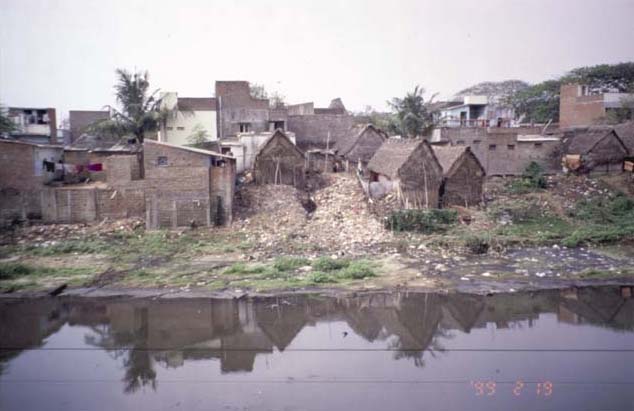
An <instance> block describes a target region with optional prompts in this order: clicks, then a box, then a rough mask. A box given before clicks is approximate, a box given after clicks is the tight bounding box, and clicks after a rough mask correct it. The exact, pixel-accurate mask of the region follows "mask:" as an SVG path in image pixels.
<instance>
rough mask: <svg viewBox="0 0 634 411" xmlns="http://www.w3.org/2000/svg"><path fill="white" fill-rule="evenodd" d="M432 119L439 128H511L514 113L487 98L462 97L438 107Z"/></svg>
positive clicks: (510, 109)
mask: <svg viewBox="0 0 634 411" xmlns="http://www.w3.org/2000/svg"><path fill="white" fill-rule="evenodd" d="M434 117H435V121H436V123H437V124H438V125H439V126H440V127H511V126H513V125H514V117H515V113H514V111H513V109H512V108H510V107H506V106H503V105H499V104H495V103H493V102H491V101H490V99H489V97H487V96H464V97H463V98H462V100H461V101H455V102H449V103H445V104H443V105H442V106H440V108H439V110H438V111H437V112H436V113H435V114H434Z"/></svg>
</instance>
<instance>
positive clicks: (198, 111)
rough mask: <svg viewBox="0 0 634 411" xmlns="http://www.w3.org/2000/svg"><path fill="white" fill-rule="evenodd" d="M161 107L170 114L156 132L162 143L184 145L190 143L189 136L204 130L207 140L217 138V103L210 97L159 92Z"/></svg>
mask: <svg viewBox="0 0 634 411" xmlns="http://www.w3.org/2000/svg"><path fill="white" fill-rule="evenodd" d="M161 108H162V109H165V110H169V111H171V115H170V116H169V117H168V118H167V120H166V121H165V124H163V125H162V126H161V129H160V131H159V133H158V139H159V141H161V142H163V143H169V144H175V145H178V146H184V145H189V144H192V142H191V141H190V136H191V135H192V134H193V133H194V132H196V131H198V130H201V131H202V130H204V132H205V133H206V136H207V141H215V140H217V139H218V130H217V122H218V118H217V104H216V99H215V98H212V97H179V96H178V94H177V93H175V92H169V93H163V94H161Z"/></svg>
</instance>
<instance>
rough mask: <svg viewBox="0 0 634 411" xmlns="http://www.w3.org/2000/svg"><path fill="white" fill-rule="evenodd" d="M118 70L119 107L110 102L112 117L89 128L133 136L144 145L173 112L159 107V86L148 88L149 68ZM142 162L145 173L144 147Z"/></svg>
mask: <svg viewBox="0 0 634 411" xmlns="http://www.w3.org/2000/svg"><path fill="white" fill-rule="evenodd" d="M115 73H116V76H117V82H116V84H115V85H114V89H115V96H116V99H117V103H118V104H119V106H120V108H119V109H117V108H115V107H112V106H108V108H109V109H110V112H111V116H110V118H109V119H107V120H101V121H98V122H97V123H95V124H93V125H92V126H91V127H90V129H91V131H93V132H97V133H106V134H111V135H115V136H118V137H120V138H127V137H130V136H134V138H135V140H136V143H137V144H138V145H141V146H142V145H143V141H144V140H145V136H146V134H147V133H150V132H155V131H157V130H158V129H159V127H160V125H161V124H162V122H164V121H165V119H166V118H167V116H168V115H169V114H170V112H168V111H166V110H161V109H160V100H159V99H157V98H156V95H157V93H158V92H159V90H158V89H157V90H154V91H153V92H152V93H150V92H149V90H150V81H149V74H148V72H147V71H145V72H134V73H130V72H129V71H127V70H124V69H117V70H116V71H115ZM139 163H140V164H139V165H140V169H141V176H143V175H144V167H143V150H140V155H139Z"/></svg>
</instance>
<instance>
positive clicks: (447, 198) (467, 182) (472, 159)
mask: <svg viewBox="0 0 634 411" xmlns="http://www.w3.org/2000/svg"><path fill="white" fill-rule="evenodd" d="M433 149H434V154H436V158H438V162H439V163H440V165H441V166H442V169H443V182H442V184H441V186H440V205H441V206H442V207H447V206H452V205H457V206H462V207H470V206H474V205H477V204H480V203H481V202H482V194H483V192H484V180H485V176H486V173H485V171H484V167H482V164H480V161H478V158H477V157H476V156H475V155H474V154H473V153H472V152H471V149H470V148H469V147H464V146H453V147H451V146H444V147H443V146H433Z"/></svg>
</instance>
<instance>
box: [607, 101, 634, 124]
mask: <svg viewBox="0 0 634 411" xmlns="http://www.w3.org/2000/svg"><path fill="white" fill-rule="evenodd" d="M605 117H606V118H605V120H606V122H607V123H608V124H619V123H623V122H626V121H629V120H634V97H632V96H631V95H627V96H625V97H623V98H621V107H617V108H613V109H609V111H608V113H607V114H606V116H605Z"/></svg>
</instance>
